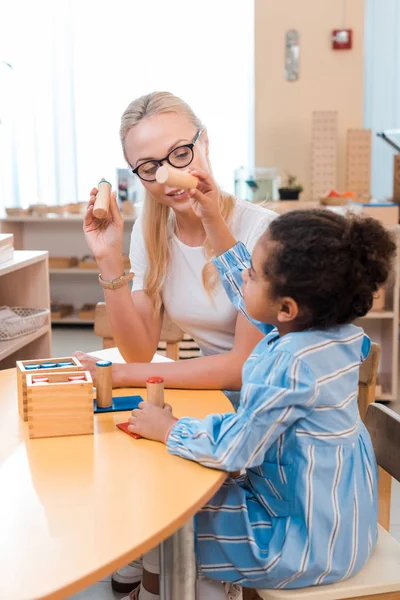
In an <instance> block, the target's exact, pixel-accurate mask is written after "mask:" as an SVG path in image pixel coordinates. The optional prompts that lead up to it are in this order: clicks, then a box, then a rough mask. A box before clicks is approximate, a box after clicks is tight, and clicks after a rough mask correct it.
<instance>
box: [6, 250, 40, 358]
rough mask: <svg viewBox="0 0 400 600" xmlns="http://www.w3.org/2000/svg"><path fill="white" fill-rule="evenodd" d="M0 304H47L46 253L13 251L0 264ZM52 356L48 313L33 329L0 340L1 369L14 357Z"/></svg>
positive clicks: (38, 305) (30, 306)
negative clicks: (41, 324)
mask: <svg viewBox="0 0 400 600" xmlns="http://www.w3.org/2000/svg"><path fill="white" fill-rule="evenodd" d="M0 305H6V306H26V307H29V308H47V309H49V308H50V294H49V271H48V253H47V252H43V251H42V252H40V251H36V252H35V251H18V250H16V251H14V258H13V259H12V260H10V261H8V262H7V263H3V264H2V265H1V266H0ZM48 356H51V324H50V315H49V320H48V323H47V325H44V326H43V327H41V328H40V329H38V330H37V331H35V332H33V333H28V334H27V335H24V336H21V337H18V338H15V339H13V340H8V341H0V369H7V368H10V367H14V366H15V362H16V361H17V360H24V359H26V360H28V359H34V358H40V357H48Z"/></svg>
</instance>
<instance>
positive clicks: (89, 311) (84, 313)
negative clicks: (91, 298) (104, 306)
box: [79, 304, 96, 320]
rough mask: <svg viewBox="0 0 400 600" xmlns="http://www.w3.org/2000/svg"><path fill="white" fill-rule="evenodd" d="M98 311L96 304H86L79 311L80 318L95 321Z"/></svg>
mask: <svg viewBox="0 0 400 600" xmlns="http://www.w3.org/2000/svg"><path fill="white" fill-rule="evenodd" d="M95 309H96V305H95V304H84V305H83V306H82V307H81V309H80V311H79V318H80V319H82V320H83V319H90V320H92V319H93V320H94V312H95Z"/></svg>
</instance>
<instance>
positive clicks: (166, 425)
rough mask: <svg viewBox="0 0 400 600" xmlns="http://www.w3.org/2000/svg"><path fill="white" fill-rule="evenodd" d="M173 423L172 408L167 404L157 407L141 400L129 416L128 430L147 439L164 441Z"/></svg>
mask: <svg viewBox="0 0 400 600" xmlns="http://www.w3.org/2000/svg"><path fill="white" fill-rule="evenodd" d="M175 424H176V419H175V418H174V417H173V416H172V408H171V407H170V406H169V405H168V404H166V405H165V406H164V408H159V407H158V406H154V404H150V403H149V402H141V403H140V404H139V408H135V410H133V411H132V416H131V417H129V427H128V430H129V431H130V432H131V433H138V434H139V435H140V436H142V437H144V438H147V439H148V440H155V441H156V442H162V443H165V442H166V441H167V440H166V438H167V434H168V432H169V431H170V429H171V428H172V427H173V426H174V425H175Z"/></svg>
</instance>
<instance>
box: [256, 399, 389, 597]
mask: <svg viewBox="0 0 400 600" xmlns="http://www.w3.org/2000/svg"><path fill="white" fill-rule="evenodd" d="M365 425H366V427H367V429H368V431H369V433H370V435H371V439H372V443H373V446H374V450H375V455H376V459H377V463H378V465H379V467H380V471H381V473H384V474H386V476H387V477H389V478H390V477H394V478H395V479H396V480H397V481H400V460H399V458H400V415H398V414H397V413H395V412H393V411H392V410H390V409H389V408H387V407H386V406H383V405H382V404H376V403H372V404H370V405H369V406H368V408H367V412H366V415H365ZM379 491H380V492H381V490H379ZM382 502H386V503H388V504H389V503H390V496H389V497H385V496H384V497H383V498H382V495H381V493H380V494H379V503H380V504H381V503H382ZM389 511H390V506H389V508H388V509H387V512H389ZM254 592H255V591H254V590H249V591H247V590H246V592H245V594H244V598H253V599H255V598H257V597H259V598H261V599H263V600H345V599H346V600H350V599H356V598H357V599H358V600H399V599H400V544H398V543H397V541H396V540H395V539H394V538H393V537H392V536H391V535H390V534H389V533H388V532H387V531H386V530H385V529H384V528H383V527H382V526H381V525H379V526H378V542H377V545H376V547H375V550H374V552H373V554H372V556H371V558H370V559H369V561H368V562H367V564H366V565H365V567H364V568H363V569H361V571H359V572H358V573H357V574H356V575H355V576H354V577H351V578H350V579H347V580H346V581H342V582H339V583H335V584H331V585H322V586H316V587H308V588H302V589H297V590H296V589H295V590H257V594H258V596H257V595H254Z"/></svg>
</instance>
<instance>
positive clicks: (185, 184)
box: [156, 163, 199, 190]
mask: <svg viewBox="0 0 400 600" xmlns="http://www.w3.org/2000/svg"><path fill="white" fill-rule="evenodd" d="M156 180H157V181H158V183H162V184H164V185H169V186H170V187H177V188H182V189H183V190H190V189H193V188H196V187H197V185H198V183H199V180H198V179H197V177H194V175H190V173H187V172H186V171H182V170H181V169H174V167H171V166H170V165H167V164H166V163H165V164H164V165H163V166H162V167H160V168H159V169H158V170H157V173H156Z"/></svg>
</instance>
